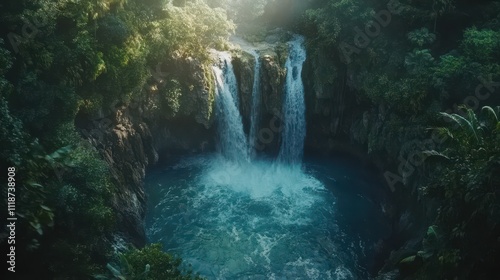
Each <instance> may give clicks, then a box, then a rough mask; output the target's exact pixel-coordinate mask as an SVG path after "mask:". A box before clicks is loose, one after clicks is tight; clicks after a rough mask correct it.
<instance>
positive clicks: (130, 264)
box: [96, 244, 203, 280]
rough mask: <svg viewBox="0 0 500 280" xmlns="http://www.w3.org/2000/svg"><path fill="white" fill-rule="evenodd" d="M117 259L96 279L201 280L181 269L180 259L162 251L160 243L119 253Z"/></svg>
mask: <svg viewBox="0 0 500 280" xmlns="http://www.w3.org/2000/svg"><path fill="white" fill-rule="evenodd" d="M115 258H116V259H117V260H116V261H115V262H113V263H108V265H107V268H108V270H109V275H107V276H106V275H98V276H96V278H97V279H121V280H125V279H127V280H161V279H172V280H189V279H196V280H201V279H203V278H200V277H198V276H194V275H193V274H192V272H191V271H187V272H183V271H182V270H181V268H180V267H181V260H180V259H179V258H175V257H172V256H171V255H169V254H167V253H165V252H163V251H162V246H161V244H150V245H147V246H146V247H144V248H142V249H140V250H139V249H132V250H129V251H127V252H125V253H120V254H118V255H117V256H116V257H115Z"/></svg>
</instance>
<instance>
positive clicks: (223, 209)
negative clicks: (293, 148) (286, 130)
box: [146, 154, 388, 279]
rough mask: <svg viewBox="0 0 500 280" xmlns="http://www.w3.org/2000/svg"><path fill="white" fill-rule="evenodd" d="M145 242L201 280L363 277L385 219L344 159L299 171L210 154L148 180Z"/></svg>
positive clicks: (309, 163)
mask: <svg viewBox="0 0 500 280" xmlns="http://www.w3.org/2000/svg"><path fill="white" fill-rule="evenodd" d="M146 184H147V190H148V195H149V202H148V205H149V209H148V216H147V220H146V223H147V231H148V232H147V233H148V237H149V239H150V241H151V242H160V243H163V244H164V247H165V249H167V251H169V252H171V253H173V254H176V255H178V256H180V257H182V258H183V259H184V261H185V262H186V263H190V264H191V265H192V269H193V270H194V271H195V272H198V273H200V274H201V276H204V277H206V278H208V279H368V273H367V271H366V267H367V266H369V265H370V263H371V262H373V258H374V255H373V252H374V246H375V244H376V243H377V241H378V240H380V239H382V238H385V237H387V234H388V223H387V221H386V220H385V218H384V217H383V215H382V212H381V209H380V205H379V204H378V203H375V202H374V200H373V197H369V196H368V195H366V194H367V193H368V192H367V190H373V189H377V188H379V187H377V186H376V184H374V183H373V180H371V179H370V178H369V177H366V176H360V175H359V170H356V167H352V165H349V164H346V163H345V162H343V161H342V160H337V161H331V160H329V161H319V160H305V162H304V166H303V168H298V167H290V166H287V165H283V164H281V163H277V162H276V161H271V160H266V159H259V160H254V161H253V162H241V163H238V164H235V163H234V162H232V161H228V160H227V159H225V158H224V157H222V156H220V155H218V154H210V155H199V156H194V157H184V158H181V159H179V160H177V162H176V163H175V164H170V165H167V166H165V167H162V168H157V169H155V170H152V171H151V172H150V173H149V174H148V177H147V182H146Z"/></svg>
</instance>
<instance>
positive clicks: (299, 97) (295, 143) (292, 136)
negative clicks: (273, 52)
mask: <svg viewBox="0 0 500 280" xmlns="http://www.w3.org/2000/svg"><path fill="white" fill-rule="evenodd" d="M303 43H304V38H303V37H301V36H296V37H295V39H294V40H293V41H291V42H290V43H289V46H290V54H289V56H288V59H287V61H286V64H285V66H286V71H287V72H286V73H287V75H286V85H285V100H284V103H283V117H284V122H285V128H284V130H283V136H282V143H281V148H280V152H279V156H278V160H279V161H280V162H283V163H289V164H294V163H295V164H297V163H300V161H301V160H302V155H303V151H304V138H305V135H306V120H305V104H304V84H303V83H302V65H303V63H304V61H305V60H306V50H305V48H304V46H303Z"/></svg>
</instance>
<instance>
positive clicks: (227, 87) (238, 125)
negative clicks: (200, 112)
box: [213, 53, 249, 162]
mask: <svg viewBox="0 0 500 280" xmlns="http://www.w3.org/2000/svg"><path fill="white" fill-rule="evenodd" d="M219 58H220V60H221V65H220V66H218V67H217V66H214V67H213V72H214V76H215V80H216V84H217V85H216V90H215V94H216V108H217V119H218V125H219V138H220V139H219V149H220V152H221V154H222V155H223V156H224V157H226V158H227V159H229V160H232V161H238V162H242V161H248V158H249V157H248V145H247V140H246V137H245V133H244V132H243V123H242V121H241V115H240V111H239V109H238V107H239V106H238V105H239V102H238V84H237V82H236V76H235V75H234V70H233V65H232V64H231V55H230V54H228V53H219Z"/></svg>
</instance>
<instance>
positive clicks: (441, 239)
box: [298, 0, 500, 279]
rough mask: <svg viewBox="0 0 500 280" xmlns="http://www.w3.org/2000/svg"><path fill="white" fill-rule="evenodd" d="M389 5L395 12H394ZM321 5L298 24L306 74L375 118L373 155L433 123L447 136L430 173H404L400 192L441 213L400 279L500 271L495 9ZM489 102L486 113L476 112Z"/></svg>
mask: <svg viewBox="0 0 500 280" xmlns="http://www.w3.org/2000/svg"><path fill="white" fill-rule="evenodd" d="M390 3H393V4H398V5H395V6H393V7H392V8H391V7H390ZM316 4H317V7H316V8H314V9H310V10H308V11H307V12H306V13H305V15H304V17H303V21H302V23H301V24H300V26H299V27H298V28H299V30H301V31H302V32H303V33H305V34H306V35H307V36H308V41H309V44H308V48H309V58H311V60H312V61H314V62H313V63H314V64H313V65H316V66H317V67H320V69H322V70H325V69H326V71H328V73H322V74H321V75H316V76H317V77H316V78H317V79H318V81H317V82H316V83H317V84H321V85H329V86H330V87H331V90H332V91H335V92H336V91H337V89H339V88H344V87H345V85H346V84H348V85H349V88H350V90H351V91H350V92H348V93H347V94H354V93H355V94H356V96H357V99H358V101H361V103H362V104H366V105H365V106H366V107H367V109H366V110H372V111H373V110H376V112H377V113H374V114H370V115H369V116H372V117H373V119H369V120H368V123H369V124H370V125H371V126H372V127H370V128H369V129H368V132H367V139H366V144H367V146H368V150H369V152H370V153H373V154H379V155H382V157H389V158H394V159H396V158H399V159H401V158H403V159H405V158H404V156H405V155H404V153H405V148H404V147H405V146H411V143H413V142H414V141H415V140H422V141H425V140H426V139H429V138H430V135H429V133H428V132H426V130H425V128H426V127H430V126H432V127H439V128H436V130H437V131H438V132H439V134H440V135H441V136H442V137H443V136H446V137H448V138H447V141H445V142H444V143H443V144H442V145H438V143H433V145H434V146H438V147H437V148H436V149H437V150H432V151H426V152H425V153H424V155H425V156H426V157H428V159H427V161H426V164H425V165H419V166H413V165H412V166H411V167H412V168H414V169H413V170H415V171H414V172H411V174H412V175H413V176H412V177H410V178H409V179H410V180H408V178H405V180H404V182H405V184H406V186H403V187H401V190H404V191H408V188H409V187H410V186H411V185H412V184H414V185H418V186H420V188H418V190H419V191H418V192H416V193H415V194H413V196H418V198H419V199H421V200H422V201H421V203H423V204H424V205H434V203H436V204H437V205H440V207H439V209H438V211H437V212H436V213H434V215H432V214H430V217H429V218H428V220H427V223H428V224H430V225H431V227H429V228H428V232H427V235H426V236H427V237H426V238H424V240H423V243H422V246H421V250H420V252H418V253H417V254H415V255H412V256H409V257H408V258H405V259H404V260H403V261H402V262H401V268H403V270H402V271H404V274H405V276H407V277H409V278H410V279H411V278H419V279H438V278H439V279H469V278H478V279H487V278H488V276H489V275H493V273H494V272H495V271H496V267H495V263H498V261H499V259H498V252H499V248H500V246H499V243H498V236H499V234H500V231H499V230H500V217H499V216H498V215H499V213H498V209H500V208H499V206H500V205H499V201H498V191H499V187H500V186H499V185H500V182H499V178H498V175H497V174H499V173H500V172H499V171H500V170H499V161H500V154H499V150H498V143H499V134H498V118H497V116H498V111H497V109H495V108H494V107H495V106H497V105H498V104H500V99H499V95H498V90H499V87H498V85H499V84H500V64H499V62H500V47H499V44H500V37H499V36H500V25H499V24H498V22H499V21H498V20H499V17H498V15H499V14H500V4H499V3H498V2H496V1H482V2H481V3H472V2H464V1H449V0H442V1H431V0H425V1H406V0H400V1H384V2H380V1H358V0H345V1H335V0H318V1H316ZM384 11H386V12H389V14H387V13H385V12H384ZM370 21H372V25H371V26H370V25H369V22H370ZM373 22H375V24H373ZM373 25H378V28H374V27H373ZM326 60H328V61H326ZM324 65H334V66H330V69H329V68H328V67H324ZM346 77H347V78H346ZM462 104H465V105H466V106H468V108H467V107H461V105H462ZM485 105H491V107H485V108H484V109H483V110H482V111H481V107H483V106H485ZM369 108H372V109H369ZM373 108H375V109H373ZM440 111H446V113H444V114H441V116H442V117H443V118H445V119H448V123H444V125H443V120H442V119H441V118H440V114H439V112H440ZM453 124H455V125H453ZM431 142H432V141H431ZM415 148H416V149H417V151H421V150H422V148H421V147H415ZM432 159H440V160H436V161H431V160H432ZM405 161H406V164H409V163H408V160H406V159H405V160H404V161H403V163H405ZM409 165H411V164H409ZM428 166H431V167H430V168H429V167H428ZM424 167H425V168H424ZM419 176H420V178H418V177H419ZM402 177H403V176H402ZM398 190H399V189H398ZM408 193H409V191H408ZM399 196H400V197H402V196H404V195H399ZM402 207H405V206H404V205H402ZM434 217H435V220H434ZM401 245H402V244H401ZM408 267H412V269H409V270H408V269H407V268H408Z"/></svg>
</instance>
